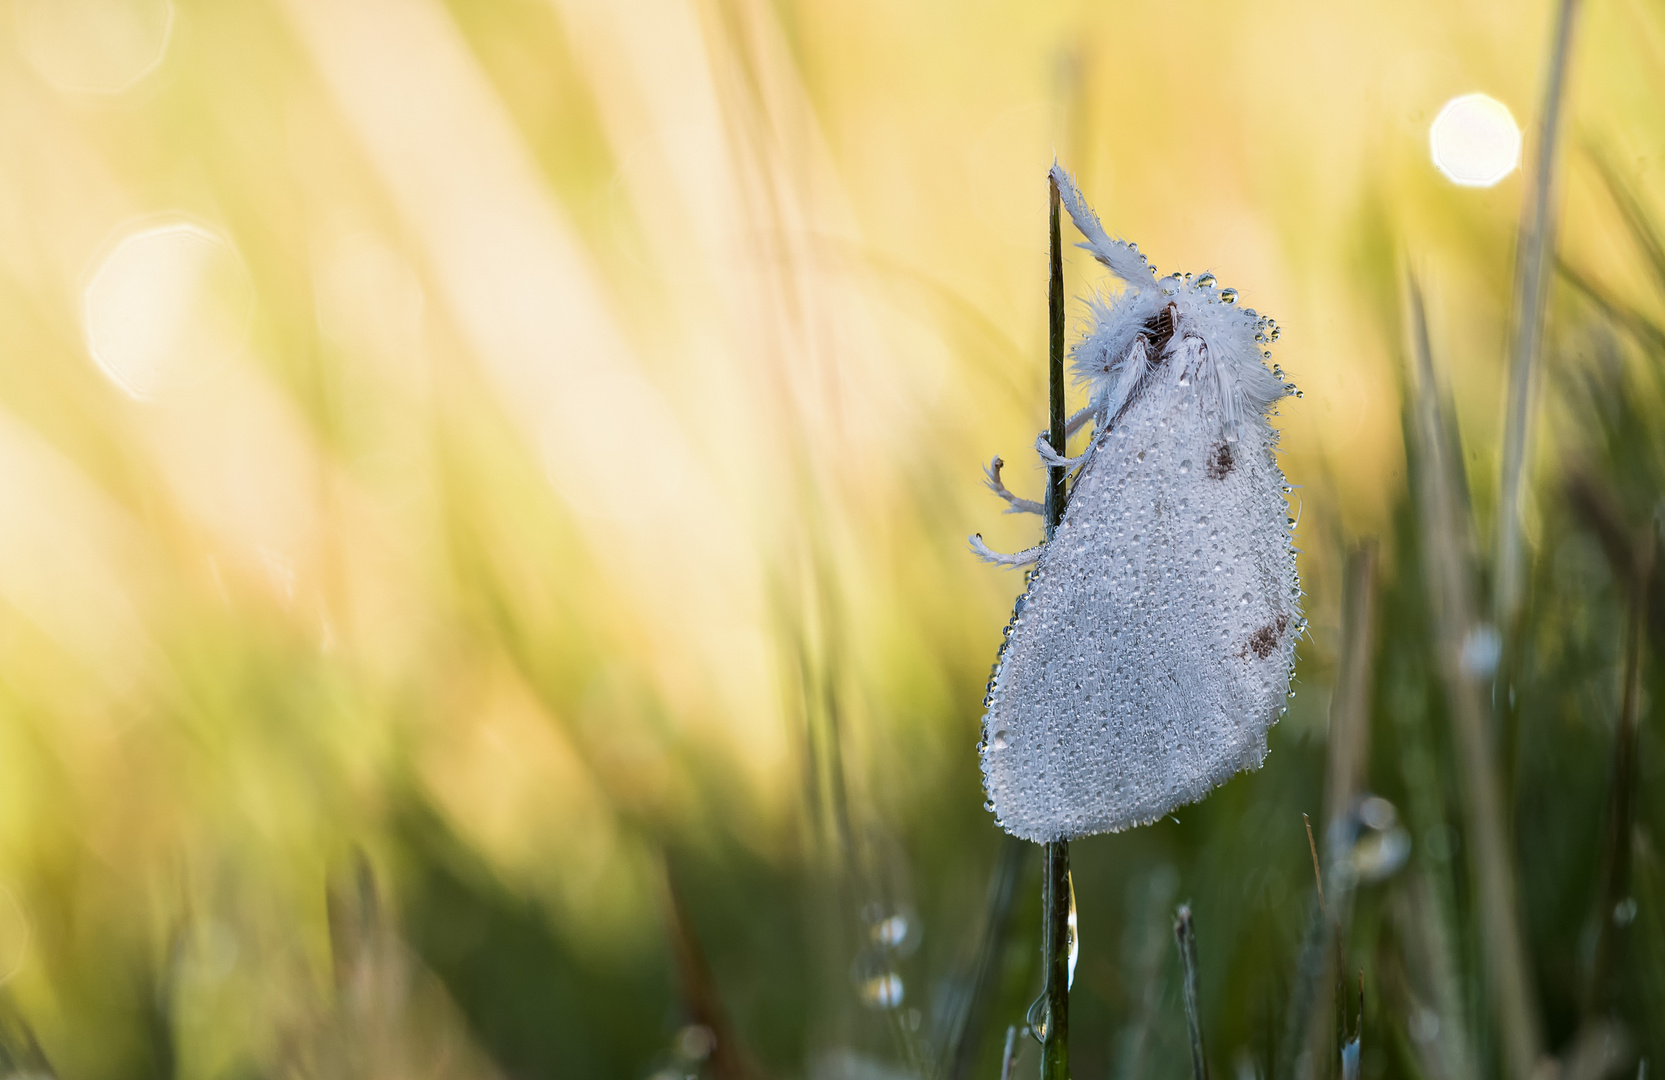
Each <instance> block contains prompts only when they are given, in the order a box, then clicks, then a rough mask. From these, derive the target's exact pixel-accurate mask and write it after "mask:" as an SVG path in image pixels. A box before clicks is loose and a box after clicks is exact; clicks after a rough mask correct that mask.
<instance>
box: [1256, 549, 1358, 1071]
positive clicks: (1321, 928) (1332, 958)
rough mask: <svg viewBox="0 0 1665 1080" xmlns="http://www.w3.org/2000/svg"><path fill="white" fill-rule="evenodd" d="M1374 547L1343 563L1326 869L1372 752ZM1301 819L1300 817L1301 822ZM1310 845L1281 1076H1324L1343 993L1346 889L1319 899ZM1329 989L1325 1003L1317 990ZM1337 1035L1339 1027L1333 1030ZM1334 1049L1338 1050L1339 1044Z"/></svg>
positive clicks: (1338, 884) (1317, 865) (1334, 881)
mask: <svg viewBox="0 0 1665 1080" xmlns="http://www.w3.org/2000/svg"><path fill="white" fill-rule="evenodd" d="M1375 579H1376V544H1375V542H1374V541H1365V542H1364V543H1361V544H1360V545H1358V546H1357V547H1356V548H1354V549H1353V550H1352V551H1351V552H1350V553H1349V554H1348V557H1347V578H1346V584H1345V587H1344V588H1345V591H1344V593H1343V596H1342V627H1341V670H1340V671H1339V673H1338V674H1337V676H1336V686H1335V691H1334V693H1333V695H1332V696H1331V698H1330V730H1329V760H1328V766H1327V769H1326V773H1325V791H1324V818H1323V828H1324V833H1323V835H1324V838H1325V852H1326V858H1325V862H1328V863H1329V864H1330V865H1332V866H1333V865H1334V863H1335V852H1334V851H1333V850H1332V849H1333V848H1334V847H1335V841H1334V839H1333V838H1334V837H1336V836H1337V835H1339V834H1340V833H1342V832H1351V831H1352V826H1350V825H1349V820H1348V819H1349V818H1350V817H1351V815H1352V812H1353V805H1354V803H1355V802H1356V801H1357V800H1358V797H1359V794H1360V793H1361V791H1362V788H1363V783H1364V777H1365V774H1366V771H1367V765H1368V755H1369V752H1370V693H1371V688H1372V686H1373V684H1374V677H1373V674H1372V672H1373V669H1374V661H1375ZM1302 816H1303V818H1304V817H1305V815H1302ZM1306 830H1307V846H1308V849H1309V851H1310V852H1311V854H1312V872H1313V883H1314V887H1315V890H1316V896H1315V903H1314V904H1313V906H1312V909H1311V911H1310V913H1309V917H1308V924H1307V931H1306V937H1305V940H1304V941H1303V943H1302V947H1301V959H1300V962H1299V964H1298V965H1297V967H1296V975H1295V987H1294V992H1293V993H1292V994H1291V995H1290V1004H1289V1014H1288V1017H1287V1018H1286V1020H1285V1029H1286V1033H1285V1040H1284V1041H1285V1045H1286V1047H1288V1050H1287V1051H1286V1052H1285V1054H1284V1057H1283V1068H1282V1070H1281V1071H1280V1074H1279V1075H1280V1076H1283V1077H1286V1078H1287V1077H1311V1076H1322V1075H1324V1074H1325V1073H1324V1071H1322V1070H1320V1069H1319V1067H1318V1064H1317V1063H1318V1062H1321V1061H1324V1060H1326V1059H1327V1058H1328V1056H1329V1050H1328V1042H1329V1035H1330V1030H1331V1024H1330V1019H1331V1017H1332V1014H1333V1013H1334V1011H1335V1010H1336V1009H1338V1008H1340V1006H1341V1002H1342V1000H1343V996H1344V995H1343V994H1342V992H1341V983H1340V980H1341V978H1342V977H1343V972H1344V965H1343V964H1342V942H1343V940H1344V938H1345V936H1346V932H1347V925H1348V923H1349V921H1350V913H1351V910H1352V896H1351V890H1350V888H1349V887H1348V885H1347V883H1346V881H1345V880H1342V878H1343V875H1336V874H1332V875H1331V885H1332V887H1331V893H1330V896H1329V897H1328V898H1326V896H1325V892H1324V875H1323V871H1322V869H1321V865H1323V864H1322V863H1321V861H1320V859H1319V855H1318V850H1317V847H1316V846H1315V845H1314V843H1313V838H1312V823H1311V821H1307V823H1306ZM1324 986H1333V987H1334V990H1333V991H1332V992H1331V994H1330V995H1329V996H1328V997H1327V998H1326V997H1324V996H1323V993H1322V991H1321V989H1320V988H1321V987H1324ZM1337 1026H1338V1028H1339V1026H1340V1025H1337ZM1338 1044H1339V1043H1338Z"/></svg>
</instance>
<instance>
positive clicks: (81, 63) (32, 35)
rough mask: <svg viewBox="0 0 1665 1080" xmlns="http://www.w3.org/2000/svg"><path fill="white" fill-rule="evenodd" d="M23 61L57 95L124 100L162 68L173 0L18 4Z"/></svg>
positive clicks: (25, 1)
mask: <svg viewBox="0 0 1665 1080" xmlns="http://www.w3.org/2000/svg"><path fill="white" fill-rule="evenodd" d="M17 22H18V30H19V32H20V34H21V37H22V43H23V52H24V55H25V56H27V57H28V58H29V66H31V67H33V68H34V69H35V72H36V74H38V75H40V77H41V78H43V79H45V80H46V81H47V82H49V83H51V84H52V85H53V87H55V88H56V89H58V90H66V91H70V92H72V93H86V94H119V93H120V92H122V91H123V90H126V89H128V88H129V87H131V86H132V85H133V84H134V83H136V82H138V81H139V80H140V79H142V78H144V77H145V76H146V75H148V74H150V72H151V71H153V70H154V69H155V68H156V66H157V65H158V64H160V63H161V62H162V57H163V55H164V54H165V53H166V52H167V50H168V39H169V37H170V36H171V35H172V32H173V4H172V3H170V0H18V5H17Z"/></svg>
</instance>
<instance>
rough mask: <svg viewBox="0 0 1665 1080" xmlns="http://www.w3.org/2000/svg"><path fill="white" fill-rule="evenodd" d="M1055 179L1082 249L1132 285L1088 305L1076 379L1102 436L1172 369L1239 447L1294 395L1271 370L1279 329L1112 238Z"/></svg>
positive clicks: (1208, 279) (1056, 168) (1209, 285)
mask: <svg viewBox="0 0 1665 1080" xmlns="http://www.w3.org/2000/svg"><path fill="white" fill-rule="evenodd" d="M1052 178H1053V180H1054V182H1056V183H1057V185H1058V194H1059V198H1060V200H1061V201H1062V203H1063V206H1064V208H1065V209H1066V210H1067V211H1069V215H1070V219H1071V220H1072V221H1074V222H1075V227H1076V228H1077V229H1079V230H1080V231H1081V235H1082V236H1084V237H1086V238H1087V239H1086V241H1085V242H1084V243H1082V244H1081V245H1080V246H1081V247H1083V248H1085V249H1086V250H1088V251H1090V252H1092V254H1093V257H1094V258H1095V259H1097V260H1098V261H1099V262H1101V263H1103V264H1104V266H1105V267H1106V268H1107V269H1108V270H1109V271H1110V272H1111V273H1112V274H1114V275H1115V276H1116V277H1117V278H1119V279H1121V281H1122V282H1123V288H1122V290H1121V291H1120V292H1118V293H1114V294H1108V293H1107V294H1100V295H1098V296H1095V297H1093V298H1092V299H1090V300H1089V301H1088V305H1089V311H1090V317H1091V318H1090V328H1089V330H1088V332H1087V335H1086V337H1085V338H1083V339H1082V340H1081V341H1080V342H1079V343H1078V344H1077V345H1076V346H1075V349H1074V357H1075V362H1074V365H1073V370H1074V374H1075V378H1076V381H1077V382H1079V383H1083V384H1085V385H1086V386H1087V390H1088V401H1089V405H1090V407H1091V408H1092V409H1093V415H1094V420H1095V422H1096V426H1097V428H1098V430H1100V431H1104V430H1106V429H1108V428H1109V427H1110V426H1112V425H1113V424H1114V423H1115V422H1116V419H1117V418H1118V417H1120V416H1121V415H1122V414H1123V413H1124V412H1125V411H1126V410H1127V409H1128V408H1130V407H1131V406H1132V405H1134V404H1135V403H1137V402H1138V400H1139V399H1140V398H1141V397H1143V396H1144V394H1145V392H1146V391H1147V390H1148V389H1149V388H1150V387H1151V386H1153V385H1154V384H1155V383H1156V381H1157V379H1158V377H1159V376H1160V373H1161V372H1162V371H1163V370H1171V371H1176V372H1177V377H1178V378H1180V379H1182V380H1185V381H1189V380H1191V379H1193V378H1194V379H1197V380H1199V384H1200V385H1202V386H1205V387H1208V388H1211V389H1212V390H1213V391H1214V394H1213V395H1210V396H1213V397H1215V399H1216V401H1217V403H1218V408H1219V423H1220V434H1221V437H1222V438H1224V439H1225V440H1226V441H1228V442H1236V441H1237V436H1238V434H1239V432H1240V430H1241V428H1242V425H1243V423H1244V422H1245V421H1247V420H1251V419H1254V420H1260V421H1262V422H1264V421H1265V418H1266V416H1267V414H1268V412H1269V411H1270V410H1271V408H1272V406H1273V405H1274V404H1275V403H1276V402H1277V401H1278V399H1280V398H1282V397H1283V396H1284V395H1285V394H1287V393H1289V392H1290V391H1291V390H1293V389H1294V388H1293V387H1292V386H1290V385H1289V384H1287V383H1285V382H1284V381H1283V377H1282V373H1281V372H1278V371H1274V370H1270V369H1268V368H1267V366H1266V364H1265V362H1264V361H1265V359H1266V357H1267V356H1268V355H1269V354H1267V353H1264V352H1263V350H1262V348H1261V344H1262V342H1264V341H1266V340H1267V338H1268V332H1269V330H1270V331H1271V332H1275V329H1276V324H1274V323H1272V321H1271V320H1270V319H1266V318H1264V317H1261V316H1260V315H1258V314H1257V313H1256V312H1255V311H1254V309H1252V308H1241V307H1238V306H1237V305H1236V303H1235V301H1236V297H1237V294H1236V292H1235V290H1232V289H1219V288H1216V286H1215V279H1214V275H1212V274H1202V275H1199V276H1198V277H1196V278H1194V279H1193V278H1192V277H1191V275H1189V274H1185V275H1180V274H1170V275H1168V276H1167V277H1164V278H1157V276H1156V268H1155V267H1154V266H1152V265H1151V263H1150V262H1149V261H1148V260H1147V259H1146V258H1145V256H1144V255H1142V254H1141V253H1140V252H1139V248H1138V246H1137V245H1135V244H1130V243H1128V242H1126V241H1124V240H1117V239H1114V238H1112V237H1111V236H1110V235H1109V234H1108V233H1106V232H1105V231H1104V226H1103V225H1102V224H1101V223H1100V222H1099V219H1098V215H1097V214H1095V213H1094V212H1093V209H1092V207H1090V206H1088V205H1087V203H1086V201H1085V200H1084V199H1083V198H1082V197H1081V192H1080V191H1079V190H1078V189H1077V188H1076V186H1075V182H1074V181H1073V180H1072V179H1070V176H1069V174H1068V173H1066V172H1065V171H1064V169H1063V167H1062V166H1060V165H1058V164H1056V163H1054V164H1053V166H1052Z"/></svg>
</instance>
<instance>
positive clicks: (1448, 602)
mask: <svg viewBox="0 0 1665 1080" xmlns="http://www.w3.org/2000/svg"><path fill="white" fill-rule="evenodd" d="M1409 293H1410V307H1411V346H1412V352H1413V354H1414V362H1415V368H1416V384H1415V390H1414V393H1415V397H1414V405H1413V409H1414V413H1415V424H1414V429H1415V437H1416V450H1417V463H1416V464H1417V468H1416V488H1417V497H1418V502H1419V504H1420V510H1421V514H1420V517H1421V525H1422V547H1423V560H1424V563H1425V573H1424V579H1425V582H1426V586H1427V589H1428V603H1429V608H1430V610H1431V612H1432V614H1433V619H1434V624H1435V625H1434V631H1435V633H1434V639H1435V640H1434V646H1435V653H1436V656H1437V661H1438V667H1439V671H1440V675H1441V678H1442V680H1443V682H1444V683H1445V687H1446V696H1447V698H1448V700H1449V702H1450V708H1451V713H1452V719H1453V721H1454V727H1455V729H1456V749H1457V763H1458V767H1459V768H1460V770H1461V774H1460V778H1459V782H1458V784H1457V787H1458V789H1459V791H1460V792H1461V795H1462V801H1463V812H1464V817H1465V820H1466V824H1467V830H1466V831H1467V836H1468V845H1467V847H1468V852H1469V860H1470V867H1471V870H1472V873H1473V875H1474V889H1475V893H1476V896H1475V900H1476V906H1477V908H1478V916H1477V921H1478V923H1479V925H1480V933H1481V940H1482V945H1483V949H1484V953H1485V959H1486V974H1487V982H1486V985H1487V990H1488V997H1489V1000H1490V1003H1491V1007H1492V1010H1493V1013H1494V1017H1493V1019H1494V1022H1495V1024H1496V1031H1497V1038H1498V1039H1499V1042H1500V1044H1501V1046H1502V1048H1503V1051H1504V1057H1505V1061H1506V1064H1507V1068H1506V1070H1505V1073H1506V1075H1507V1076H1509V1077H1511V1078H1512V1080H1530V1078H1531V1077H1532V1075H1533V1072H1534V1071H1535V1070H1536V1068H1537V1065H1538V1059H1539V1056H1540V1054H1541V1047H1542V1040H1541V1036H1540V1035H1539V1021H1538V1013H1537V1004H1536V1001H1537V995H1536V993H1535V992H1534V990H1533V987H1532V971H1531V967H1530V966H1529V964H1528V963H1527V960H1526V953H1525V949H1524V945H1523V942H1524V940H1525V939H1524V937H1523V936H1522V933H1521V924H1520V906H1519V901H1518V898H1517V893H1516V885H1515V871H1514V864H1513V856H1512V853H1511V850H1510V846H1509V841H1508V828H1507V824H1506V818H1505V811H1504V807H1503V798H1502V785H1501V783H1500V781H1499V777H1498V769H1497V761H1496V757H1495V751H1494V749H1493V746H1492V739H1491V732H1490V728H1489V726H1488V723H1487V718H1488V714H1487V709H1486V706H1485V701H1484V699H1483V697H1482V695H1481V685H1480V682H1479V680H1478V678H1477V675H1478V674H1480V673H1479V672H1477V671H1475V670H1471V665H1470V664H1468V663H1466V662H1465V654H1466V653H1471V652H1478V651H1480V650H1478V649H1476V648H1474V646H1475V645H1477V644H1479V635H1480V633H1482V628H1481V627H1480V626H1479V624H1478V623H1477V621H1476V619H1475V614H1474V582H1473V580H1472V576H1471V574H1470V572H1469V569H1468V567H1467V565H1466V562H1465V559H1464V557H1463V555H1464V553H1463V547H1464V545H1463V541H1462V537H1463V536H1464V535H1465V531H1466V530H1465V528H1464V526H1465V524H1466V515H1465V514H1464V512H1463V511H1462V510H1460V509H1459V507H1458V505H1457V499H1456V497H1455V493H1454V490H1453V488H1454V483H1453V480H1452V477H1453V475H1454V474H1455V472H1456V470H1457V469H1459V468H1460V466H1461V459H1460V458H1457V459H1453V458H1452V456H1451V450H1452V448H1451V447H1450V445H1449V441H1448V439H1447V438H1446V437H1445V435H1444V432H1445V430H1446V428H1447V422H1446V420H1445V418H1444V417H1443V416H1442V415H1441V412H1442V409H1441V403H1440V392H1439V389H1438V385H1437V383H1436V380H1435V377H1434V366H1433V357H1432V354H1431V347H1430V345H1429V341H1428V321H1427V313H1426V311H1425V310H1424V308H1423V303H1422V290H1421V288H1420V287H1419V286H1418V285H1417V282H1416V280H1415V279H1414V278H1412V279H1411V280H1410V281H1409Z"/></svg>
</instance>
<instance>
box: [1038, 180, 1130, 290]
mask: <svg viewBox="0 0 1665 1080" xmlns="http://www.w3.org/2000/svg"><path fill="white" fill-rule="evenodd" d="M1052 180H1053V182H1054V183H1055V184H1057V185H1058V195H1059V197H1060V198H1061V199H1062V200H1063V203H1064V209H1066V210H1068V211H1069V212H1070V220H1071V221H1073V222H1075V227H1076V228H1077V229H1079V230H1080V231H1081V235H1082V236H1085V237H1086V238H1087V242H1086V243H1085V244H1082V245H1081V246H1082V247H1084V248H1086V249H1087V250H1088V251H1090V252H1092V253H1093V257H1094V258H1095V259H1097V260H1098V261H1099V262H1101V263H1103V264H1104V265H1105V266H1107V267H1109V268H1110V272H1111V273H1112V274H1115V275H1116V276H1117V277H1119V278H1121V279H1122V280H1123V281H1125V282H1127V283H1128V285H1130V286H1132V287H1133V288H1135V289H1140V288H1144V287H1145V286H1146V285H1149V284H1150V279H1151V265H1150V263H1149V262H1147V261H1146V260H1145V257H1144V256H1143V255H1141V254H1139V249H1138V248H1136V247H1134V246H1133V245H1132V244H1129V243H1126V242H1125V241H1122V240H1113V239H1111V237H1110V234H1109V233H1106V232H1105V231H1104V226H1103V225H1101V224H1100V223H1099V220H1098V215H1097V214H1095V213H1093V208H1092V207H1090V206H1088V205H1087V203H1086V201H1085V200H1083V199H1082V198H1081V192H1080V190H1079V189H1077V188H1076V186H1075V181H1074V180H1072V179H1070V175H1069V173H1067V172H1065V171H1064V167H1063V166H1062V165H1060V164H1058V163H1057V162H1056V161H1054V162H1053V163H1052Z"/></svg>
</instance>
